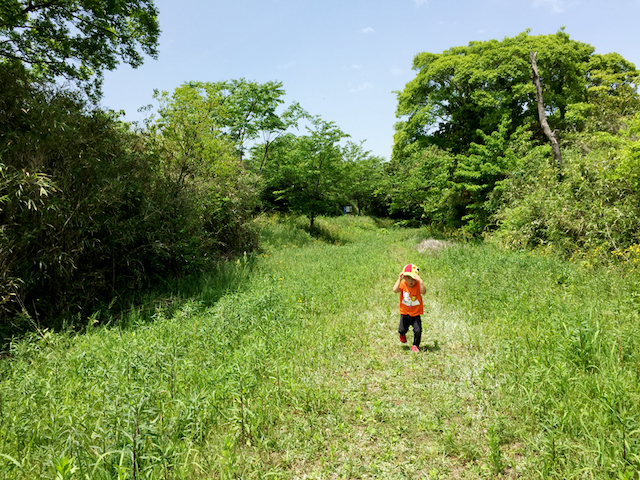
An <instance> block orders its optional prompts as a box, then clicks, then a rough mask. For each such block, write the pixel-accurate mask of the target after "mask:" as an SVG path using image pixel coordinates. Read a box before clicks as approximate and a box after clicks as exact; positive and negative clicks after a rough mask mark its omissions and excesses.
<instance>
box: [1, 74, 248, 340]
mask: <svg viewBox="0 0 640 480" xmlns="http://www.w3.org/2000/svg"><path fill="white" fill-rule="evenodd" d="M0 83H2V85H3V86H4V87H3V90H2V91H1V92H0V138H2V142H1V145H2V146H1V147H0V208H1V210H0V258H1V260H0V334H2V336H3V338H4V337H7V336H10V335H12V334H14V333H16V332H18V331H20V330H23V329H25V328H27V327H28V324H29V323H32V324H35V325H39V326H40V327H47V328H50V327H57V326H59V325H60V321H58V320H56V319H60V318H61V317H62V316H65V317H69V316H74V317H78V316H80V317H81V316H82V315H85V314H87V313H88V312H89V311H90V310H91V309H93V308H95V307H96V306H98V305H100V304H101V303H103V302H113V301H114V300H116V299H124V298H130V297H131V295H132V294H133V293H135V292H139V291H141V290H142V289H145V288H149V287H150V286H152V285H154V284H157V283H158V282H162V281H164V280H165V279H167V278H168V277H171V276H173V275H178V274H181V273H184V272H186V271H193V270H196V269H201V268H203V267H204V266H206V264H207V262H208V261H209V260H211V259H214V258H219V257H221V256H228V255H231V254H233V253H234V252H238V251H240V252H242V251H243V250H244V249H248V248H251V247H252V246H253V245H254V243H255V238H256V236H255V234H252V233H251V231H250V229H248V227H247V225H248V215H249V214H248V212H250V211H251V209H252V208H253V204H252V203H251V201H250V200H248V199H249V198H250V192H248V190H247V189H246V188H243V187H242V182H241V179H240V180H237V181H235V182H232V183H230V184H225V185H223V186H221V185H219V184H216V185H212V183H211V181H209V180H207V179H202V178H200V179H194V180H193V181H192V182H190V183H189V184H188V185H185V184H178V183H177V182H176V181H175V179H174V178H172V177H171V175H169V174H168V173H167V172H166V171H165V170H166V169H165V168H164V167H163V164H164V159H163V158H162V156H161V155H158V154H156V153H154V152H153V150H152V149H150V148H149V141H148V137H146V136H145V135H143V134H141V133H136V132H132V131H131V130H130V129H129V128H128V126H127V125H125V124H123V123H121V122H119V121H118V120H117V118H115V116H114V115H113V114H111V113H109V112H104V111H101V110H92V109H90V108H89V107H88V106H87V105H86V104H84V103H83V102H82V101H80V100H79V99H78V98H76V96H75V95H74V94H73V93H72V92H67V91H57V92H51V91H46V90H41V89H39V88H37V86H35V85H32V84H31V83H30V79H29V77H28V76H27V74H26V73H25V72H24V71H22V70H21V69H20V68H17V67H11V66H9V65H7V64H2V65H0ZM18 314H20V315H18ZM19 319H20V320H19Z"/></svg>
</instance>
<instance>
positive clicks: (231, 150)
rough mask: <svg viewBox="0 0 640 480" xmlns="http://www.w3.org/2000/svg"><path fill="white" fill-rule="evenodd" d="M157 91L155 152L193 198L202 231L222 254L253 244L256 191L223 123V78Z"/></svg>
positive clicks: (215, 249)
mask: <svg viewBox="0 0 640 480" xmlns="http://www.w3.org/2000/svg"><path fill="white" fill-rule="evenodd" d="M155 97H156V98H157V99H158V100H159V101H160V108H159V118H158V121H157V127H158V130H159V132H158V135H157V137H156V148H157V152H158V154H159V155H160V156H161V157H162V159H163V160H164V166H165V169H166V172H167V173H168V175H170V176H171V177H172V178H173V179H174V181H175V183H174V185H175V187H176V188H177V189H178V190H179V191H181V192H188V194H189V196H191V197H192V198H193V199H194V200H195V201H194V203H195V204H196V205H197V209H198V210H199V216H200V218H201V219H202V224H201V225H200V227H201V230H202V232H201V235H202V236H204V237H207V238H208V239H209V241H210V242H212V248H214V251H215V252H216V253H218V254H224V255H227V254H231V253H235V252H237V251H242V250H246V249H248V248H250V247H251V244H252V241H253V235H252V233H251V232H250V229H249V227H248V225H249V220H250V218H251V213H252V211H253V209H254V208H255V205H256V200H257V196H256V194H255V191H254V188H253V187H252V186H251V184H252V183H253V182H252V177H251V176H249V174H248V172H247V170H246V169H245V168H244V165H243V164H242V162H241V161H240V159H239V158H238V157H237V156H236V150H235V145H234V143H233V141H232V139H231V138H229V135H228V134H226V133H225V132H224V131H223V127H222V126H221V121H220V116H221V114H222V115H224V111H225V109H224V103H225V100H226V98H225V95H224V91H223V88H222V86H221V84H219V83H211V82H190V83H186V84H183V85H181V86H180V87H178V88H176V89H175V91H174V93H173V94H172V95H169V94H168V93H167V92H162V93H160V92H156V93H155ZM183 194H184V193H183Z"/></svg>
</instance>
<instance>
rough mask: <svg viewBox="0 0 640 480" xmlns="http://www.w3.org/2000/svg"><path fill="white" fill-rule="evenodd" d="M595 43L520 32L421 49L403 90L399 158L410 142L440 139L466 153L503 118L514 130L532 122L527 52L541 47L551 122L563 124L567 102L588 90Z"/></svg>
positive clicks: (532, 97) (451, 148)
mask: <svg viewBox="0 0 640 480" xmlns="http://www.w3.org/2000/svg"><path fill="white" fill-rule="evenodd" d="M593 50H594V49H593V47H591V46H590V45H587V44H584V43H581V42H577V41H573V40H570V38H569V36H568V35H567V34H566V33H565V32H564V31H562V30H561V31H559V32H558V33H556V34H555V35H544V36H543V35H540V36H530V35H529V34H528V32H523V33H521V34H520V35H518V36H516V37H513V38H505V39H504V40H502V41H497V40H490V41H486V42H471V43H470V44H469V45H468V46H466V47H454V48H451V49H449V50H447V51H445V52H443V53H441V54H433V53H420V54H418V55H416V57H415V59H414V63H413V66H414V69H415V70H417V72H418V73H417V75H416V78H415V79H413V80H412V81H411V82H409V83H408V84H407V85H406V87H405V89H404V90H403V91H402V92H399V93H398V109H397V116H398V117H399V118H400V119H401V120H400V122H399V123H398V124H397V127H396V129H397V133H396V140H395V145H394V156H402V155H403V154H402V152H403V150H404V148H405V147H406V146H408V145H409V144H411V143H414V142H418V143H419V144H420V145H422V146H426V145H437V146H439V147H440V148H443V149H445V150H448V151H452V152H454V153H465V152H466V150H467V149H468V148H469V146H470V145H471V143H480V141H481V137H479V136H478V133H477V132H478V131H482V132H485V133H487V134H490V133H491V132H493V131H495V130H497V129H498V126H499V125H500V123H501V122H502V121H503V119H504V118H505V117H506V118H508V119H509V121H510V123H509V125H510V128H511V132H513V131H514V130H515V129H517V128H518V127H519V126H521V125H526V124H529V123H531V122H532V121H534V120H535V119H536V118H537V117H536V108H537V107H536V99H535V92H534V87H533V84H532V83H531V64H530V60H529V52H531V51H538V52H539V60H538V66H539V70H540V75H541V78H542V84H543V89H544V99H545V104H546V106H547V108H548V110H549V114H550V118H549V121H550V124H551V126H552V128H565V126H566V112H567V108H568V106H569V105H571V104H574V103H578V102H583V101H584V99H585V96H586V89H587V79H586V78H585V77H586V75H585V71H586V68H587V65H588V62H589V59H590V56H591V55H592V54H593Z"/></svg>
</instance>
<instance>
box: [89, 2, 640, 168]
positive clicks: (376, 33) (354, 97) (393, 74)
mask: <svg viewBox="0 0 640 480" xmlns="http://www.w3.org/2000/svg"><path fill="white" fill-rule="evenodd" d="M155 4H156V6H157V7H158V9H159V11H160V16H159V21H160V27H161V29H162V35H161V37H160V42H159V56H158V59H157V60H153V59H151V58H148V59H147V60H146V62H145V64H144V65H143V66H141V67H139V68H138V69H132V68H130V67H129V66H127V65H121V66H119V68H118V69H117V70H115V71H113V72H107V73H106V74H105V82H104V97H103V99H102V106H103V107H105V108H111V109H114V110H124V111H125V119H127V120H133V121H135V120H140V119H142V118H143V116H144V115H143V114H142V113H139V112H138V109H139V108H140V107H142V106H144V105H148V104H152V105H154V106H155V102H154V100H153V98H152V94H153V90H154V89H159V90H166V91H173V89H175V88H176V87H178V86H179V85H181V84H182V83H184V82H188V81H194V80H198V81H221V80H230V79H237V78H246V79H247V80H253V81H257V82H266V81H269V80H277V81H281V82H282V83H283V88H284V90H285V91H286V97H285V102H286V104H287V105H288V104H289V103H290V102H292V101H297V102H299V103H300V104H301V106H302V107H303V108H305V109H306V110H307V111H308V112H309V113H311V114H312V115H319V116H321V117H322V119H323V120H326V121H333V122H335V123H336V124H337V126H338V127H340V128H341V129H342V130H343V131H344V132H345V133H347V134H349V135H350V136H351V140H353V141H355V142H361V141H364V147H365V148H366V149H367V150H370V151H371V152H372V153H373V154H374V155H379V156H382V157H385V158H387V159H388V158H389V157H390V155H391V148H392V145H393V132H394V130H393V125H394V123H395V122H396V117H395V110H396V105H397V101H396V95H395V93H394V92H395V91H398V90H402V89H403V88H404V86H405V85H406V83H407V82H409V81H410V80H411V79H412V78H413V77H414V76H415V72H414V71H413V70H412V69H411V64H412V60H413V57H414V56H415V55H416V54H417V53H419V52H432V53H441V52H443V51H444V50H447V49H449V48H451V47H454V46H460V45H467V44H468V43H469V42H470V41H476V40H489V39H498V40H501V39H503V38H505V37H513V36H515V35H517V34H518V33H520V32H523V31H525V30H526V29H530V30H531V34H532V35H546V34H552V33H555V32H557V31H558V30H559V29H560V28H561V27H563V26H564V27H565V31H566V32H567V33H568V34H569V36H570V37H571V38H572V39H573V40H578V41H581V42H584V43H588V44H591V45H592V46H594V47H595V49H596V53H609V52H617V53H619V54H621V55H622V56H623V57H625V58H626V59H627V60H629V61H631V62H633V63H635V64H636V66H637V67H640V36H639V34H638V25H639V24H640V0H473V1H472V0H316V1H310V0H226V1H206V0H180V1H176V0H156V2H155ZM285 106H286V105H285ZM301 133H304V132H301Z"/></svg>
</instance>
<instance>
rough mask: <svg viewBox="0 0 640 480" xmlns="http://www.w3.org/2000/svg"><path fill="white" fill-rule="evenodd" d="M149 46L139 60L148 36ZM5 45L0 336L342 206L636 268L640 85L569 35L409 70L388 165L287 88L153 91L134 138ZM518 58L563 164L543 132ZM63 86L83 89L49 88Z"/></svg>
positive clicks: (0, 97) (250, 245)
mask: <svg viewBox="0 0 640 480" xmlns="http://www.w3.org/2000/svg"><path fill="white" fill-rule="evenodd" d="M63 3H64V2H63ZM96 5H99V3H97V4H96ZM144 5H146V6H147V7H150V5H151V2H146V3H145V4H144ZM54 8H55V7H54ZM103 13H104V12H103ZM108 13H109V12H106V13H104V16H105V18H107V19H108ZM150 18H151V17H150ZM147 20H148V19H147ZM2 28H5V30H6V28H7V27H6V23H5V24H4V26H3V25H1V24H0V33H1V32H2ZM140 28H143V27H140ZM145 28H146V29H147V30H146V31H147V33H148V34H149V35H150V38H149V39H148V41H147V44H148V46H149V48H151V47H152V46H153V38H156V39H157V25H156V24H154V23H153V22H150V23H148V24H147V26H146V27H145ZM154 35H156V36H155V37H154ZM5 45H6V44H5ZM16 45H17V46H16V47H15V49H14V51H13V53H14V55H12V56H11V55H5V54H4V53H3V51H1V50H0V58H1V57H3V56H4V58H5V59H4V60H2V61H0V84H2V85H3V89H2V90H1V91H0V139H1V140H2V143H1V145H0V325H1V326H0V334H2V336H3V338H6V337H9V336H11V335H13V334H15V333H17V332H22V331H25V330H28V329H32V328H55V327H58V326H60V325H61V322H62V321H63V319H65V321H68V322H72V323H78V324H82V323H84V322H86V319H87V316H88V315H90V314H91V312H95V311H96V310H97V309H108V308H110V307H111V306H114V305H116V306H118V305H121V304H122V302H126V301H129V300H130V299H131V295H132V294H133V293H136V292H142V291H145V290H147V289H149V288H151V287H153V286H155V285H158V284H162V283H163V282H165V281H167V280H171V279H173V278H175V277H179V276H184V275H189V274H192V273H194V274H195V273H198V272H201V271H204V270H206V269H208V268H209V267H210V266H211V264H212V262H216V261H220V260H221V259H225V258H231V257H233V256H236V255H239V254H242V253H243V252H249V251H252V250H254V249H255V248H256V247H257V232H256V231H255V230H254V227H253V222H252V219H253V218H254V217H255V215H256V214H258V213H260V212H264V211H280V212H293V213H295V214H301V215H305V216H306V217H307V218H308V220H309V224H308V228H309V230H310V231H313V230H314V221H315V218H316V217H317V216H318V215H338V214H342V211H343V207H344V206H351V207H352V208H353V211H354V213H356V214H367V215H373V216H380V217H382V216H391V217H392V218H394V219H395V220H397V221H398V222H400V223H401V224H404V225H415V226H418V225H425V224H428V225H431V226H432V227H433V228H439V229H441V230H443V231H448V232H464V233H465V234H466V235H469V236H475V237H485V238H489V239H492V240H495V241H499V242H501V243H503V244H504V245H508V246H512V247H517V248H540V247H542V248H546V249H552V250H555V251H557V252H560V253H562V254H565V255H593V254H594V253H597V254H598V255H602V256H611V254H612V253H613V254H616V255H618V256H619V257H620V258H629V256H630V252H634V251H635V250H633V249H634V248H636V245H637V244H638V243H640V240H639V239H638V236H639V234H640V231H639V229H638V216H639V215H640V214H639V213H638V212H640V209H639V207H640V186H639V183H640V174H639V173H638V172H640V169H638V162H640V153H639V152H640V143H639V141H638V138H637V135H638V132H639V131H640V115H639V114H638V112H639V111H640V98H639V96H638V90H637V87H638V71H637V70H636V68H635V66H634V65H633V64H631V63H629V62H628V61H626V60H625V59H623V58H622V57H621V56H619V55H617V54H604V55H600V54H595V53H594V49H593V47H591V46H589V45H587V44H584V43H580V42H576V41H573V40H571V39H570V38H569V36H568V35H567V34H566V33H565V32H564V31H560V32H558V33H557V34H555V35H547V36H535V37H534V36H530V35H529V34H528V32H525V33H523V34H520V35H518V36H517V37H514V38H505V39H504V40H502V41H495V40H494V41H489V42H472V43H471V44H469V45H468V46H467V47H456V48H453V49H451V50H448V51H446V52H443V53H441V54H431V53H421V54H419V55H417V56H416V58H415V61H414V68H415V70H416V72H417V74H416V77H415V79H414V80H412V81H411V82H409V83H408V84H407V85H406V87H405V89H404V90H403V91H402V92H399V93H398V112H397V114H398V118H399V121H398V123H397V126H396V135H395V144H394V150H393V155H392V158H391V159H390V161H388V162H387V161H386V160H385V159H383V158H381V157H377V156H375V155H372V154H371V153H370V152H368V151H367V150H366V149H365V147H364V146H363V145H362V144H359V143H354V142H352V141H349V136H348V134H347V133H345V132H343V131H342V130H341V129H340V128H339V127H338V126H337V125H336V124H334V123H333V122H330V121H326V120H324V119H322V118H320V117H318V116H314V115H311V114H310V113H308V112H306V111H305V110H304V109H303V108H302V107H301V106H300V105H299V104H297V103H295V102H294V103H292V104H290V105H285V103H284V94H285V92H284V89H283V85H282V84H281V83H280V82H275V81H274V82H266V83H257V82H253V81H249V80H246V79H235V80H228V81H221V82H187V83H184V84H183V85H181V86H179V87H177V88H176V89H175V90H174V91H173V92H159V91H158V92H156V93H155V95H154V97H155V100H156V101H157V102H158V108H157V111H156V113H155V114H153V115H151V116H150V117H149V118H148V119H147V121H146V122H144V125H141V126H140V125H137V126H136V125H134V126H132V125H129V124H126V123H124V122H122V121H121V120H120V119H119V118H118V116H117V115H116V114H114V113H113V112H108V111H104V110H101V109H99V108H96V107H95V106H93V105H94V104H93V103H92V102H93V101H95V99H96V98H99V81H96V82H93V83H92V82H88V80H87V78H88V77H86V76H83V72H84V70H80V71H78V72H75V73H74V72H73V71H71V72H69V71H65V70H64V69H58V70H56V71H51V70H48V71H47V70H42V69H40V70H38V69H36V68H33V66H32V67H31V68H27V66H28V65H30V61H29V60H28V58H27V57H26V56H23V57H24V58H22V59H21V58H20V55H19V53H20V52H19V49H18V46H19V45H18V44H17V43H16ZM21 48H23V47H21ZM24 48H26V47H24ZM65 51H67V50H65ZM531 51H537V52H538V68H539V71H540V77H541V82H542V86H543V95H544V101H545V105H546V112H547V118H548V121H549V124H550V125H551V128H552V129H555V130H557V131H558V132H559V138H560V139H561V145H562V152H563V155H564V156H563V161H562V163H561V164H558V163H557V162H554V161H553V160H552V156H551V149H550V147H549V145H548V142H547V139H546V138H545V136H544V134H543V133H542V130H541V128H540V119H539V118H538V113H537V109H536V97H535V90H534V86H533V83H532V82H531V64H530V52H531ZM112 53H113V52H112ZM116 53H117V52H116ZM74 58H76V60H78V58H77V57H74ZM61 61H62V62H65V61H68V59H64V58H63V59H62V60H61ZM94 67H95V65H94ZM105 68H106V67H105ZM98 73H99V71H98ZM61 74H67V75H69V76H71V77H72V78H73V75H76V80H78V82H77V85H80V86H81V87H82V88H81V89H77V90H76V89H60V88H56V87H54V86H53V85H54V84H53V82H52V80H53V79H54V77H55V76H56V75H58V76H59V75H61ZM98 80H99V78H98Z"/></svg>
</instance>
